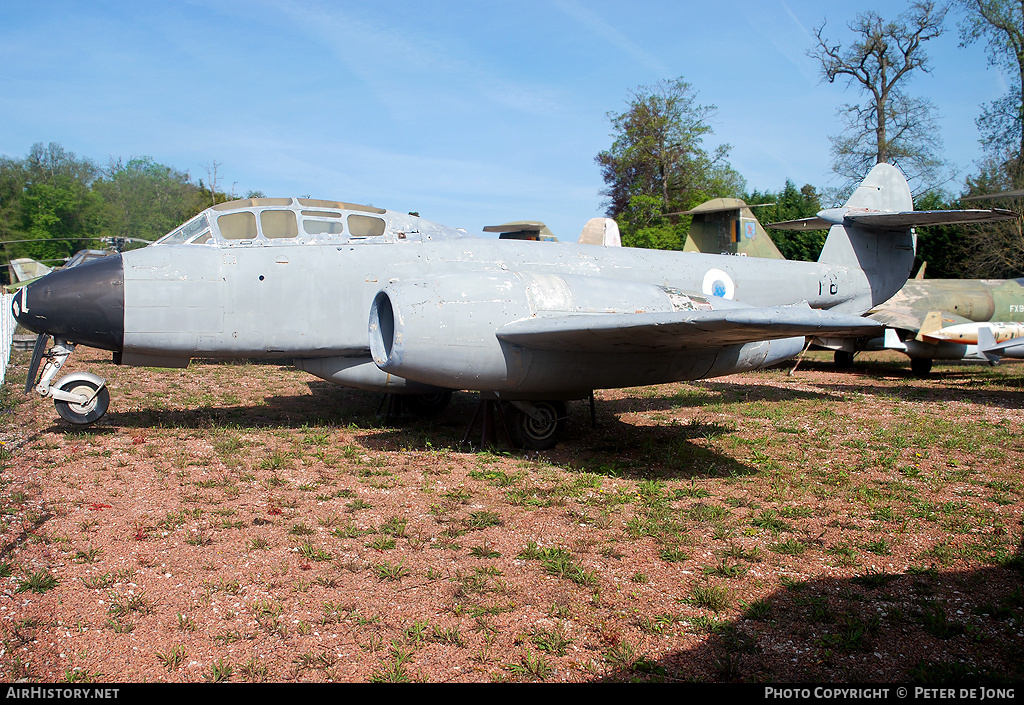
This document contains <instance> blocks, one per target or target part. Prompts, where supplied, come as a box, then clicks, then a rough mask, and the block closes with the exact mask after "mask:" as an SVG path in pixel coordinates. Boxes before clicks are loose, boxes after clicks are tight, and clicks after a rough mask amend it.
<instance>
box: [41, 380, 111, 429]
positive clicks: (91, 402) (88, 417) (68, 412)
mask: <svg viewBox="0 0 1024 705" xmlns="http://www.w3.org/2000/svg"><path fill="white" fill-rule="evenodd" d="M57 389H59V390H60V391H61V392H64V393H65V394H66V395H69V396H72V397H78V398H79V399H82V401H64V400H63V399H58V398H56V397H55V398H54V400H53V405H54V406H55V407H57V413H58V414H60V417H61V418H62V419H64V420H65V421H67V422H68V423H73V424H75V425H76V426H87V425H89V424H91V423H95V422H96V421H98V420H99V419H100V417H102V416H103V414H105V413H107V409H108V408H109V407H110V392H109V391H108V390H107V388H106V387H100V386H99V385H98V384H96V383H95V382H92V381H89V380H84V379H83V380H71V381H69V382H65V383H64V384H62V385H60V386H58V387H57Z"/></svg>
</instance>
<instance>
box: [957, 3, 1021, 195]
mask: <svg viewBox="0 0 1024 705" xmlns="http://www.w3.org/2000/svg"><path fill="white" fill-rule="evenodd" d="M959 4H960V6H961V7H963V8H964V10H966V13H967V15H966V17H965V18H964V20H963V21H962V22H961V23H960V39H961V45H967V44H971V43H973V42H975V41H978V40H979V39H984V40H985V41H986V42H987V43H988V57H989V63H990V64H991V65H992V66H995V67H997V68H1000V69H1002V70H1003V71H1004V72H1005V73H1006V74H1007V77H1008V78H1009V79H1010V81H1011V85H1010V90H1009V92H1008V93H1007V94H1006V95H1005V96H1003V97H1002V98H1000V99H999V100H996V101H993V102H991V103H989V104H987V105H985V106H983V109H982V114H981V116H980V117H979V118H978V119H977V120H976V124H977V125H978V130H979V131H980V132H981V143H982V144H983V145H984V146H985V148H986V150H987V151H988V152H989V153H990V154H991V155H992V156H994V157H995V158H997V159H1001V160H1003V161H1005V162H1006V163H1007V164H1008V165H1009V166H1010V169H1011V173H1009V174H1008V176H1009V177H1010V178H1009V182H1010V184H1009V185H1010V186H1011V187H1012V188H1020V187H1021V186H1024V174H1022V169H1021V160H1020V155H1021V154H1024V99H1022V94H1024V0H959Z"/></svg>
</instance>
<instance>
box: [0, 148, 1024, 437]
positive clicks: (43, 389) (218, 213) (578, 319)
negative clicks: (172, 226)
mask: <svg viewBox="0 0 1024 705" xmlns="http://www.w3.org/2000/svg"><path fill="white" fill-rule="evenodd" d="M912 208H913V204H912V201H911V197H910V190H909V188H908V187H907V183H906V180H905V179H904V177H903V175H902V174H901V173H900V172H899V171H898V170H897V169H895V168H894V167H892V166H889V165H886V164H880V165H878V166H876V167H875V168H874V169H873V170H872V171H871V173H870V174H869V175H868V176H867V178H866V179H865V180H864V182H863V183H862V184H861V186H860V187H859V188H858V189H857V191H856V192H855V193H854V194H853V196H852V197H851V198H850V200H849V202H848V203H847V204H846V206H845V207H843V208H838V209H832V210H828V211H822V213H820V214H819V216H820V218H821V219H822V220H823V221H824V222H827V223H828V224H829V225H831V231H830V233H829V237H828V241H827V243H826V244H825V247H824V249H823V251H822V253H821V258H820V259H819V261H818V262H816V263H812V262H790V261H766V260H760V259H757V258H753V257H731V256H721V255H706V254H699V253H689V252H667V251H656V250H645V249H637V248H628V247H614V246H613V247H609V246H603V245H589V244H580V243H562V242H543V243H542V242H531V241H524V240H516V239H506V240H498V239H484V238H478V237H473V236H470V235H469V234H468V233H466V232H465V231H463V230H459V229H455V228H450V227H445V226H442V225H438V224H436V223H432V222H430V221H428V220H425V219H423V218H420V217H418V216H411V215H405V214H402V213H397V212H393V211H387V210H384V209H381V208H374V207H369V206H358V205H353V204H350V203H342V202H335V201H323V200H315V199H308V198H258V199H248V200H242V201H232V202H230V203H222V204H218V205H216V206H214V207H212V208H209V209H207V210H206V211H203V212H202V213H200V214H199V215H197V216H196V217H195V218H193V219H192V220H190V221H188V222H187V223H185V224H184V225H182V226H181V227H179V228H177V229H176V230H174V231H173V232H171V233H170V234H168V235H166V236H165V237H163V238H162V239H160V240H159V241H158V242H157V243H155V244H154V245H151V246H149V247H144V248H141V249H138V250H133V251H130V252H125V253H122V254H120V255H116V256H111V257H106V258H103V259H101V260H98V261H96V262H92V263H88V264H84V265H81V266H79V267H74V268H72V269H67V270H60V271H55V272H53V273H51V274H49V275H47V276H46V277H44V278H43V279H40V280H38V281H36V282H34V283H32V284H30V285H29V286H27V287H25V288H23V289H22V290H21V292H20V293H19V294H18V295H17V296H15V297H14V301H13V304H12V305H13V309H14V315H15V317H16V318H17V320H18V322H19V323H20V324H21V325H23V326H24V327H25V328H28V329H29V330H32V331H35V332H37V333H40V334H41V335H40V337H39V343H37V345H36V349H35V351H34V353H33V361H32V363H31V365H30V370H29V376H28V381H27V383H26V391H28V390H29V388H31V387H32V386H34V387H35V389H36V391H37V392H38V393H39V394H41V395H42V396H46V397H50V398H52V399H53V400H54V403H55V405H56V407H57V411H58V413H59V414H60V415H61V417H63V418H64V419H66V420H67V421H69V422H71V423H74V424H90V423H93V422H95V421H96V420H97V419H99V418H100V417H102V416H103V414H104V413H105V412H106V410H107V407H108V405H109V392H108V390H107V388H106V386H105V382H104V380H103V379H101V378H100V377H98V376H97V375H94V374H92V373H89V372H75V373H71V374H68V375H65V376H64V377H62V378H61V379H60V380H58V381H56V382H54V378H55V377H56V374H57V372H58V371H59V370H60V368H61V367H63V365H64V363H65V361H66V360H67V359H68V356H69V355H71V353H72V352H73V350H74V349H75V346H76V345H86V346H90V347H94V348H100V349H103V350H109V351H112V352H113V354H114V360H115V362H117V363H119V364H122V365H143V366H151V367H185V366H187V365H188V364H189V361H190V360H191V359H192V358H203V359H206V358H224V359H228V358H271V359H288V360H291V361H292V362H293V364H294V365H295V366H296V367H298V368H299V369H302V370H305V371H307V372H310V373H311V374H313V375H316V376H317V377H320V378H323V379H326V380H329V381H331V382H334V383H336V384H338V385H342V386H346V387H354V388H357V389H365V390H373V391H380V392H389V393H397V394H403V395H409V398H411V399H413V400H415V401H416V402H417V403H418V405H419V406H420V408H424V409H432V408H438V407H440V406H443V405H444V404H445V403H446V402H447V398H448V397H450V394H451V391H452V390H468V391H475V392H480V393H481V399H482V403H483V401H484V400H487V402H488V403H490V404H493V403H495V402H500V403H501V404H500V405H499V407H498V408H499V409H502V410H507V411H509V412H510V424H509V425H510V431H511V435H512V440H513V441H514V442H515V443H517V444H518V445H521V446H523V447H527V448H546V447H550V446H551V445H553V444H554V442H555V440H556V439H557V438H558V435H559V433H560V431H561V429H562V427H563V425H564V419H565V414H566V412H565V404H564V402H565V401H567V400H572V399H586V398H588V397H589V396H590V395H591V394H592V392H593V390H595V389H608V388H622V387H634V386H642V385H651V384H660V383H667V382H676V381H682V380H694V379H702V378H706V377H715V376H721V375H728V374H732V373H735V372H742V371H745V370H752V369H757V368H760V367H765V366H769V365H772V364H775V363H777V362H780V361H783V360H786V359H789V358H792V357H794V356H796V355H797V354H799V353H800V351H801V350H802V349H803V347H804V342H805V336H826V337H827V336H852V335H860V336H871V335H876V334H878V332H879V331H880V330H881V328H880V324H878V323H876V322H874V321H870V320H867V319H864V318H862V317H861V316H862V314H864V313H865V312H866V311H868V310H869V309H871V307H872V306H874V305H876V304H878V303H881V302H882V301H885V300H886V299H888V298H889V297H890V296H892V295H893V294H894V293H895V292H896V291H898V290H899V288H900V287H901V286H903V284H904V282H905V281H906V279H907V277H908V275H909V273H910V268H911V265H912V263H913V259H914V236H913V231H912V226H914V225H915V224H918V223H920V222H922V221H923V222H927V223H933V222H936V216H935V215H934V214H929V213H924V214H922V213H915V212H913V211H912ZM943 217H944V218H946V219H955V218H959V219H960V221H963V220H975V221H976V220H981V219H983V218H999V217H1005V216H1004V215H1002V214H1001V213H1000V212H995V211H964V212H960V213H959V214H958V213H953V212H944V213H943ZM1010 217H1015V216H1014V215H1013V214H1010ZM598 239H599V240H600V239H604V240H605V241H606V242H611V240H610V239H609V236H608V232H607V230H606V231H605V232H604V234H603V235H601V236H600V237H599V238H598ZM50 336H52V337H53V339H54V344H53V346H52V347H50V349H49V350H48V351H46V345H47V344H48V343H47V340H48V338H49V337H50ZM44 353H45V354H44ZM44 359H45V360H46V364H45V366H43V369H42V373H41V375H40V377H39V381H38V382H36V376H37V374H38V373H39V366H40V364H41V363H42V362H43V360H44ZM503 418H505V416H504V411H503Z"/></svg>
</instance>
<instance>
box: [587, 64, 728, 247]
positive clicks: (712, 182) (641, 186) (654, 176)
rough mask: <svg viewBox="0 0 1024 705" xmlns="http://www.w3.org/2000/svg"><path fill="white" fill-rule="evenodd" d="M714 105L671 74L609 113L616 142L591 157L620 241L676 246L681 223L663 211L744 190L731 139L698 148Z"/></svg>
mask: <svg viewBox="0 0 1024 705" xmlns="http://www.w3.org/2000/svg"><path fill="white" fill-rule="evenodd" d="M714 111H715V107H714V106H713V105H701V104H700V103H698V102H697V94H696V92H695V91H694V90H693V87H692V86H691V85H690V84H689V83H687V82H686V81H684V80H683V79H682V78H677V79H674V80H665V81H661V82H659V83H657V84H655V85H653V86H640V87H639V88H637V89H636V90H634V91H632V92H631V93H630V99H629V101H628V108H627V109H626V110H625V111H624V112H622V113H615V112H609V113H608V119H609V120H610V121H611V123H612V127H613V128H614V131H613V133H612V137H614V142H613V143H612V146H611V148H610V149H608V150H605V151H603V152H601V153H599V154H598V155H597V157H596V158H595V161H597V163H598V164H599V165H600V167H601V176H602V178H603V179H604V182H605V189H604V190H603V191H602V192H601V193H602V195H604V196H605V197H606V199H607V200H606V202H605V204H606V214H607V215H608V216H609V217H611V218H615V219H616V220H618V221H619V227H620V230H621V231H622V236H623V242H624V244H628V245H639V244H641V243H643V245H642V246H657V247H662V248H667V249H682V247H683V243H685V240H686V225H687V223H685V222H683V221H682V220H681V219H679V218H675V219H674V220H673V219H672V216H671V215H666V214H672V213H677V212H679V211H683V210H687V209H689V208H691V207H693V206H695V205H698V204H700V203H702V202H703V201H705V200H707V199H708V198H711V197H714V196H735V195H737V194H739V193H740V192H741V191H742V190H743V185H744V181H743V178H742V177H741V176H740V175H739V174H738V173H737V172H736V171H735V170H733V169H732V167H730V166H729V164H728V162H727V161H726V157H727V156H728V154H729V150H730V147H729V145H720V146H719V147H717V148H716V149H715V150H714V152H713V153H709V152H708V151H707V150H706V149H704V146H703V141H704V138H705V136H707V135H710V134H711V133H712V129H711V126H710V125H709V124H708V121H709V119H710V118H711V116H712V115H713V114H714ZM680 228H681V234H682V238H681V239H680V237H679V235H680ZM642 232H645V233H646V234H641V233H642Z"/></svg>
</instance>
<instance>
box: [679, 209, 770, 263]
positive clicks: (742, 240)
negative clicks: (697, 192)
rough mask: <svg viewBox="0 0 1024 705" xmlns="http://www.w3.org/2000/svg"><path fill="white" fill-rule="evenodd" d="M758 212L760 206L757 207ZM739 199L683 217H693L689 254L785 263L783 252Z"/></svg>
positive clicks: (687, 237)
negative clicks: (753, 258)
mask: <svg viewBox="0 0 1024 705" xmlns="http://www.w3.org/2000/svg"><path fill="white" fill-rule="evenodd" d="M753 207H755V208H756V206H753ZM750 209H751V206H748V205H747V204H746V203H745V202H744V201H742V200H740V199H738V198H715V199H712V200H710V201H707V202H706V203H702V204H700V205H699V206H697V207H696V208H694V209H692V210H688V211H685V212H684V213H683V214H682V215H689V216H692V221H691V223H690V232H689V234H688V235H687V236H686V245H685V246H684V247H683V249H684V250H685V251H686V252H704V253H706V254H714V255H718V254H723V255H740V256H742V257H762V258H764V259H785V257H783V256H782V253H781V252H779V248H777V247H776V246H775V243H774V242H772V239H771V238H770V237H769V236H768V233H766V232H765V230H764V228H763V227H761V223H760V222H758V220H757V218H756V217H755V216H754V214H753V213H752V212H751V210H750Z"/></svg>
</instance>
